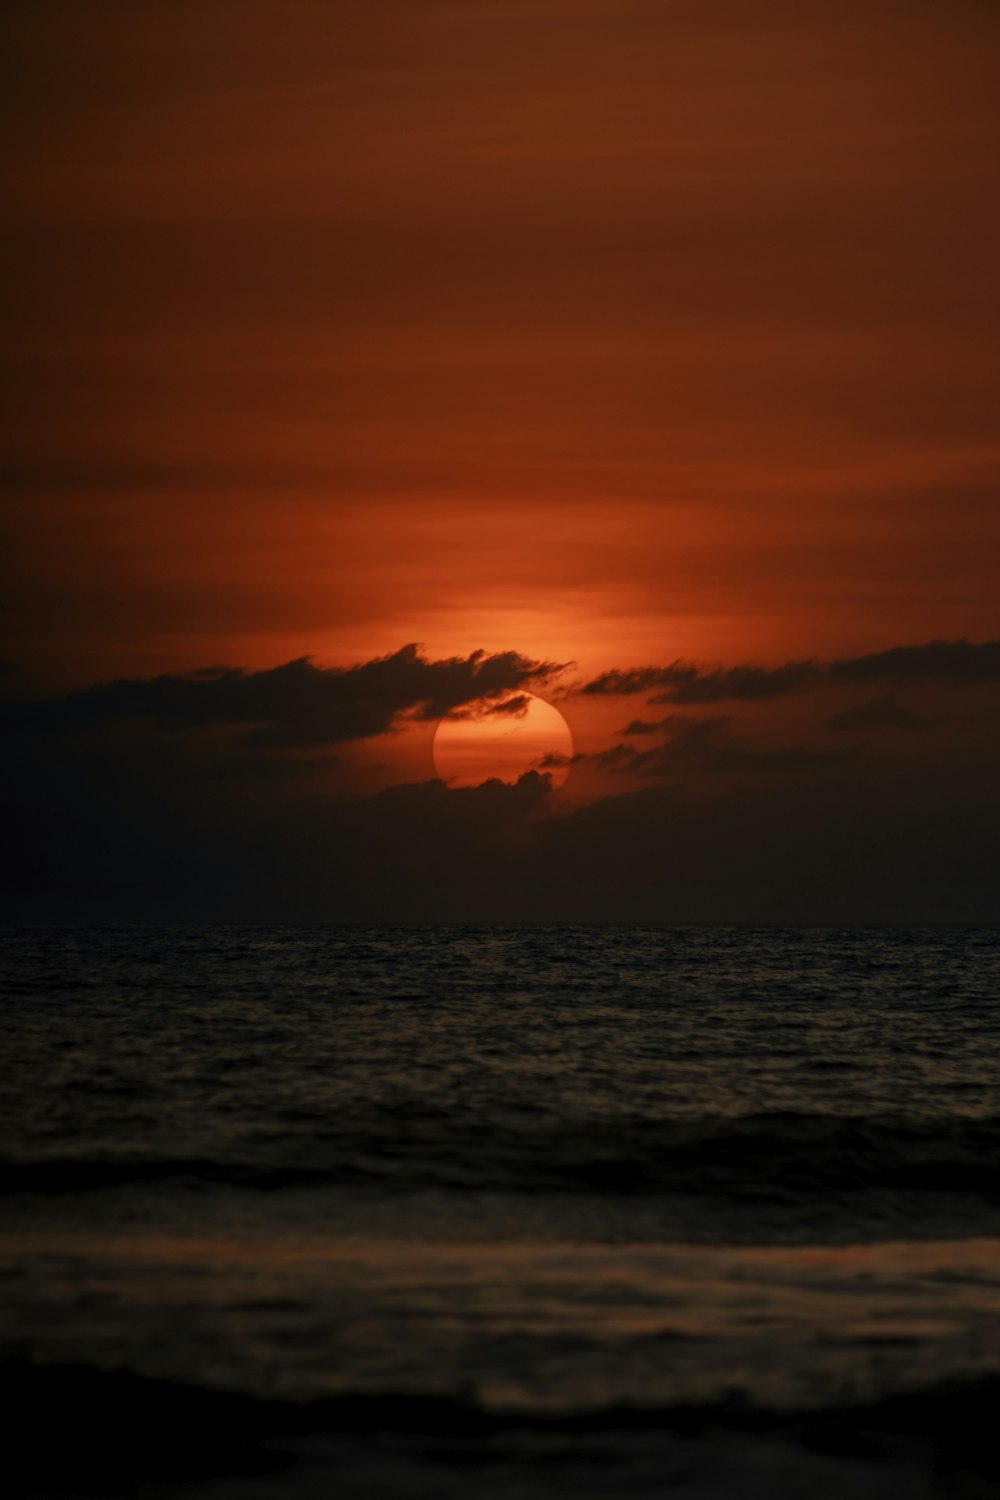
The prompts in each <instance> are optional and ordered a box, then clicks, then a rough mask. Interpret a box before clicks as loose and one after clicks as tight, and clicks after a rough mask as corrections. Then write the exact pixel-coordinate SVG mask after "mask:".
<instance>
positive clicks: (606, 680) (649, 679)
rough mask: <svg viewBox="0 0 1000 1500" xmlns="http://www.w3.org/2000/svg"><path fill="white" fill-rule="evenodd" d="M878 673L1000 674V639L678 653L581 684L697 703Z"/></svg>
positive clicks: (897, 676)
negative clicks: (884, 647) (825, 655)
mask: <svg viewBox="0 0 1000 1500" xmlns="http://www.w3.org/2000/svg"><path fill="white" fill-rule="evenodd" d="M879 679H884V680H886V681H893V682H900V683H906V682H912V683H931V682H938V683H945V684H947V683H951V684H956V685H960V684H964V683H981V682H996V681H1000V640H998V641H984V642H982V643H980V644H978V645H977V644H974V643H972V642H970V641H966V640H957V641H928V642H927V643H926V644H924V645H919V646H894V647H893V648H892V649H891V650H888V651H876V652H873V653H871V654H870V655H867V656H853V657H843V658H841V659H840V660H836V661H832V662H818V661H813V660H805V661H788V662H785V663H784V665H783V666H780V667H759V666H755V665H753V664H752V663H745V664H742V665H739V666H733V667H713V668H710V669H707V670H706V669H705V668H703V667H699V666H697V665H696V664H694V663H692V662H686V661H674V662H671V663H670V664H669V665H668V666H665V667H633V668H629V669H626V670H619V669H615V670H613V671H610V672H602V673H601V674H600V676H598V677H594V678H592V679H591V681H590V682H586V683H584V684H583V685H582V686H581V687H580V688H579V689H577V691H579V692H581V693H584V694H586V695H588V696H596V697H628V696H631V695H633V694H636V693H650V694H655V696H653V697H651V698H650V700H649V701H650V702H652V703H683V704H698V703H722V702H726V701H731V702H732V701H737V700H742V701H753V700H759V699H765V698H779V697H785V696H787V695H788V694H791V693H797V692H799V691H801V690H802V689H804V688H808V687H813V686H815V685H816V684H818V683H821V682H825V681H834V682H858V681H868V680H879ZM636 722H637V723H638V722H642V721H636ZM626 732H627V733H633V734H635V733H642V732H644V731H641V730H637V729H634V728H633V729H630V730H628V731H626Z"/></svg>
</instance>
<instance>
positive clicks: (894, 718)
mask: <svg viewBox="0 0 1000 1500" xmlns="http://www.w3.org/2000/svg"><path fill="white" fill-rule="evenodd" d="M938 723H940V720H939V719H929V718H925V717H924V716H923V715H922V714H916V713H914V712H913V710H912V709H909V708H904V707H903V705H902V704H901V703H897V702H896V700H895V698H893V697H892V695H891V694H890V693H883V694H882V695H881V696H880V697H878V698H868V699H866V700H865V702H864V703H858V704H857V705H856V706H855V707H854V708H845V709H843V710H842V712H841V713H839V714H834V715H833V716H832V717H831V718H829V719H827V721H826V727H827V729H836V730H841V729H930V728H931V727H932V726H933V725H935V724H938Z"/></svg>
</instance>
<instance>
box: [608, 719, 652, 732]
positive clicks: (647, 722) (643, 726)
mask: <svg viewBox="0 0 1000 1500" xmlns="http://www.w3.org/2000/svg"><path fill="white" fill-rule="evenodd" d="M662 727H663V720H662V719H632V720H631V722H630V723H628V724H626V725H625V728H624V729H620V730H619V731H618V733H619V734H655V733H656V731H657V730H658V729H662Z"/></svg>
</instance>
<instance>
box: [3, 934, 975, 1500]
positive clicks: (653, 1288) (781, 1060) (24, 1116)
mask: <svg viewBox="0 0 1000 1500" xmlns="http://www.w3.org/2000/svg"><path fill="white" fill-rule="evenodd" d="M0 978H2V988H3V994H4V1000H3V1022H4V1035H5V1066H4V1073H3V1079H2V1084H0V1124H2V1142H3V1145H2V1151H3V1155H2V1160H0V1183H2V1186H3V1189H4V1191H5V1196H6V1212H5V1224H6V1226H7V1228H6V1229H5V1230H4V1231H3V1232H2V1233H0V1273H2V1275H3V1277H4V1282H3V1285H4V1287H5V1289H6V1295H5V1298H4V1311H3V1315H2V1322H0V1335H2V1341H3V1345H2V1347H3V1353H4V1354H5V1355H6V1356H7V1358H8V1361H9V1363H8V1365H7V1366H6V1372H7V1377H8V1380H9V1381H10V1382H11V1385H12V1389H14V1390H15V1391H18V1392H20V1393H21V1394H22V1397H23V1399H25V1400H29V1397H30V1400H29V1405H30V1404H31V1403H32V1402H33V1403H34V1407H35V1408H37V1407H39V1405H41V1406H47V1407H48V1408H51V1407H52V1405H53V1403H54V1404H55V1405H56V1406H60V1405H62V1406H63V1407H66V1408H68V1409H70V1410H72V1411H73V1412H75V1413H77V1415H79V1413H80V1412H81V1411H83V1412H89V1411H102V1410H105V1409H106V1407H107V1403H108V1400H109V1399H111V1398H109V1396H108V1392H109V1391H112V1390H113V1392H114V1395H113V1401H114V1403H116V1404H118V1405H119V1406H121V1404H122V1403H124V1407H125V1408H126V1409H127V1410H128V1411H130V1412H132V1414H133V1429H134V1431H135V1432H139V1433H142V1434H145V1437H144V1438H143V1440H142V1441H141V1442H139V1441H138V1440H137V1441H136V1442H135V1443H133V1444H132V1446H131V1447H127V1451H126V1456H125V1457H124V1458H121V1457H120V1461H119V1468H118V1470H114V1467H113V1466H112V1468H111V1469H107V1467H106V1466H107V1464H108V1463H109V1462H110V1460H109V1458H108V1451H109V1445H108V1444H107V1443H104V1444H102V1443H97V1444H96V1447H95V1448H94V1451H91V1447H93V1444H91V1447H88V1443H89V1442H90V1440H89V1439H88V1438H87V1436H86V1433H84V1432H83V1431H82V1430H81V1428H80V1423H79V1421H77V1426H76V1427H75V1428H74V1429H73V1431H74V1437H73V1444H72V1445H71V1446H72V1447H73V1449H74V1451H76V1450H79V1451H80V1453H81V1455H82V1456H81V1457H80V1459H79V1462H78V1465H77V1467H78V1469H79V1473H78V1474H77V1475H76V1478H75V1479H74V1478H73V1475H72V1474H69V1475H68V1474H67V1472H66V1470H65V1465H64V1466H63V1469H61V1470H59V1473H57V1474H55V1477H53V1475H52V1474H50V1475H49V1477H48V1479H47V1480H45V1483H46V1484H48V1486H49V1487H48V1488H47V1489H46V1488H45V1487H44V1484H43V1482H42V1480H39V1481H38V1486H40V1487H38V1486H36V1489H35V1490H34V1491H32V1490H25V1491H23V1493H25V1494H27V1493H38V1494H42V1493H46V1494H53V1495H55V1494H64V1493H65V1494H68V1493H71V1492H73V1491H71V1490H70V1489H69V1488H67V1486H68V1485H70V1483H71V1481H72V1482H75V1483H79V1484H82V1483H84V1481H85V1480H86V1482H88V1483H91V1484H92V1485H93V1484H94V1483H96V1484H97V1486H98V1488H97V1489H96V1490H95V1489H93V1488H91V1490H90V1492H91V1493H103V1492H106V1493H108V1494H109V1495H110V1494H125V1493H139V1491H136V1490H134V1489H130V1488H129V1486H130V1485H131V1484H133V1480H134V1474H135V1473H142V1474H146V1476H147V1478H146V1480H144V1481H143V1483H144V1484H145V1486H146V1487H145V1488H143V1489H142V1491H141V1492H142V1493H143V1494H151V1495H152V1494H156V1495H161V1494H162V1495H170V1496H173V1495H174V1494H175V1493H176V1494H181V1493H183V1494H188V1493H190V1494H191V1495H192V1496H194V1495H205V1496H208V1495H215V1496H220V1497H221V1496H223V1495H225V1496H230V1495H246V1496H247V1497H248V1500H252V1497H257V1496H260V1497H264V1496H272V1497H282V1496H289V1497H297V1496H304V1495H312V1494H316V1495H320V1494H322V1495H331V1494H334V1493H336V1494H337V1495H341V1496H354V1495H358V1496H360V1495H366V1496H367V1495H379V1494H384V1495H386V1496H391V1495H400V1496H417V1495H427V1496H431V1495H446V1496H451V1495H456V1496H457V1495H469V1494H475V1495H483V1496H486V1497H490V1496H494V1495H495V1496H501V1495H507V1494H510V1495H514V1494H518V1495H533V1494H538V1495H552V1494H564V1493H566V1494H568V1493H570V1492H571V1491H574V1490H576V1491H578V1490H580V1489H581V1488H582V1489H583V1490H584V1492H585V1493H590V1492H592V1493H599V1494H611V1495H619V1494H620V1495H632V1494H634V1495H650V1496H651V1495H660V1494H663V1495H667V1494H669V1495H671V1496H673V1495H690V1496H692V1497H695V1496H710V1495H712V1496H714V1495H719V1496H722V1495H729V1494H733V1495H740V1496H743V1495H747V1496H753V1495H756V1494H758V1493H759V1494H760V1495H776V1496H783V1495H786V1494H788V1495H799V1494H809V1495H813V1494H815V1495H820V1496H822V1495H827V1494H829V1495H831V1496H832V1495H840V1494H844V1495H847V1494H851V1495H867V1494H872V1495H874V1494H882V1493H904V1492H905V1493H906V1494H908V1495H909V1494H912V1495H914V1496H919V1495H923V1494H927V1495H932V1494H938V1493H948V1494H966V1493H967V1494H969V1495H970V1496H973V1495H980V1494H987V1493H989V1494H1000V1473H998V1474H997V1475H994V1474H992V1473H991V1471H990V1462H991V1460H990V1459H989V1455H988V1452H986V1450H985V1449H984V1450H983V1451H979V1449H978V1448H977V1441H978V1439H977V1435H976V1434H977V1432H978V1431H979V1428H976V1427H975V1424H973V1425H972V1426H969V1424H968V1422H967V1424H966V1425H967V1427H968V1431H965V1430H964V1429H961V1424H959V1429H956V1426H955V1410H956V1409H960V1410H961V1411H963V1412H965V1413H966V1414H967V1415H968V1414H969V1413H980V1414H982V1413H984V1412H989V1411H992V1410H993V1409H994V1406H993V1403H994V1398H995V1387H994V1384H993V1377H994V1375H995V1373H996V1372H997V1371H1000V1067H998V1057H1000V1053H998V1039H1000V1000H998V996H1000V932H998V931H997V930H995V929H957V928H941V929H919V930H917V929H914V930H907V929H892V930H886V929H878V930H867V929H855V930H835V929H829V930H826V929H811V930H806V929H802V930H798V929H795V930H787V931H779V930H762V931H748V930H743V929H740V930H736V929H691V930H676V929H652V928H622V927H612V928H594V927H581V928H460V927H452V928H448V927H439V928H388V927H379V928H359V927H346V928H340V927H313V928H305V927H281V928H268V927H252V928H238V927H224V928H211V927H175V928H155V929H153V928H140V927H130V928H128V927H121V928H104V929H83V928H80V929H60V930H44V929H24V930H20V931H16V932H14V931H9V932H8V933H7V934H6V941H5V944H4V948H3V957H2V960H0ZM68 1366H73V1367H74V1368H73V1369H71V1370H69V1369H67V1368H64V1367H68ZM110 1371H119V1372H126V1373H120V1374H117V1375H110V1374H108V1373H107V1372H110ZM108 1381H112V1382H118V1384H117V1385H114V1386H113V1387H109V1386H108V1384H107V1382H108ZM163 1381H169V1382H170V1384H169V1385H163V1384H162V1382H163ZM122 1382H125V1384H124V1385H123V1384H122ZM942 1382H943V1384H942ZM25 1392H27V1393H28V1395H27V1396H25V1395H24V1393H25ZM32 1392H34V1395H31V1393H32ZM956 1392H958V1393H959V1395H956ZM178 1401H180V1402H181V1403H182V1409H183V1413H184V1416H183V1420H182V1421H181V1422H180V1426H181V1427H182V1428H183V1429H184V1431H186V1432H187V1433H188V1434H189V1435H190V1434H192V1433H194V1434H195V1435H196V1439H197V1440H195V1438H191V1442H192V1443H193V1447H192V1451H191V1455H189V1462H188V1467H187V1468H185V1467H184V1460H183V1453H184V1451H186V1450H184V1446H183V1442H182V1441H181V1442H180V1448H179V1449H177V1448H176V1444H175V1450H176V1451H175V1459H176V1460H177V1463H179V1464H180V1469H179V1471H177V1472H174V1470H172V1469H171V1467H170V1464H169V1463H166V1467H164V1464H165V1462H166V1460H165V1459H164V1457H163V1451H162V1450H163V1444H162V1441H161V1437H160V1436H158V1434H159V1432H160V1427H159V1426H158V1423H161V1419H162V1421H167V1420H168V1417H167V1416H165V1415H163V1414H169V1424H170V1426H171V1430H173V1431H175V1432H176V1431H177V1428H178V1420H177V1415H176V1410H175V1408H176V1403H177V1402H178ZM185 1402H186V1403H187V1405H184V1404H183V1403H185ZM220 1402H222V1403H225V1402H229V1403H230V1404H229V1405H228V1406H220V1405H219V1403H220ZM234 1402H236V1403H237V1407H234V1406H233V1405H232V1403H234ZM240 1402H242V1403H244V1404H243V1405H242V1406H239V1403H240ZM956 1402H957V1403H958V1407H957V1408H956ZM359 1403H361V1404H360V1405H359ZM387 1403H388V1404H387ZM886 1403H888V1405H887V1404H886ZM894 1403H895V1404H894ZM949 1403H950V1404H949ZM237 1410H238V1411H241V1412H243V1416H242V1417H233V1412H234V1411H237ZM158 1413H159V1414H160V1415H159V1416H158V1415H157V1414H158ZM247 1413H253V1414H254V1415H252V1416H250V1415H247ZM887 1413H888V1415H887ZM935 1413H937V1414H938V1417H937V1418H936V1417H935V1415H934V1414H935ZM944 1413H950V1416H949V1419H948V1422H947V1423H945V1422H944V1419H943V1416H942V1414H944ZM678 1414H682V1415H681V1416H679V1415H678ZM684 1414H686V1415H684ZM693 1414H694V1415H693ZM997 1417H998V1419H1000V1412H998V1413H997ZM938 1418H940V1420H938ZM25 1422H26V1423H29V1422H30V1413H29V1414H28V1415H26V1417H25ZM234 1422H235V1424H236V1426H235V1428H234V1427H233V1423H234ZM936 1422H937V1426H935V1423H936ZM817 1424H818V1425H817ZM84 1425H85V1427H86V1432H88V1433H92V1432H93V1431H94V1430H95V1426H94V1423H93V1422H91V1423H90V1424H89V1425H88V1424H84ZM989 1425H990V1422H989V1420H988V1419H987V1417H985V1416H984V1417H983V1419H982V1422H981V1423H980V1427H982V1428H983V1430H985V1428H986V1427H988V1426H989ZM938 1427H940V1429H941V1431H940V1432H938V1430H937V1429H938ZM946 1427H947V1429H948V1431H950V1432H952V1433H953V1434H954V1432H955V1431H956V1430H961V1431H962V1432H963V1434H964V1435H963V1436H962V1438H961V1441H960V1442H959V1444H958V1450H956V1446H955V1440H954V1437H952V1439H948V1440H946V1438H945V1436H944V1435H943V1434H944V1431H945V1428H946ZM237 1429H238V1430H237ZM26 1430H27V1429H26ZM96 1430H100V1423H99V1421H98V1422H97V1427H96ZM372 1430H379V1431H382V1432H383V1433H387V1434H389V1436H388V1437H386V1438H385V1439H384V1440H381V1439H380V1440H379V1441H378V1442H374V1441H373V1440H372V1438H371V1436H370V1432H371V1431H372ZM595 1433H596V1434H600V1436H599V1437H596V1436H595ZM206 1434H207V1435H206ZM212 1434H215V1437H212V1436H211V1435H212ZM817 1434H819V1435H818V1436H817ZM178 1441H180V1440H179V1439H178ZM248 1443H249V1447H247V1444H248ZM949 1443H950V1446H949ZM241 1445H242V1446H241ZM595 1445H596V1446H595ZM111 1446H113V1445H111ZM216 1449H218V1451H216ZM248 1452H249V1453H250V1454H251V1460H248V1461H246V1462H244V1460H245V1459H246V1454H247V1453H248ZM177 1453H180V1455H181V1456H180V1458H177ZM241 1455H242V1456H241ZM293 1460H294V1461H293ZM102 1465H104V1466H105V1468H104V1469H102V1467H101V1466H102ZM95 1466H96V1470H95ZM70 1467H71V1468H72V1464H71V1466H70ZM174 1467H175V1469H176V1463H175V1466H174ZM272 1468H273V1470H274V1472H270V1471H271V1469H272ZM258 1470H260V1472H258ZM230 1471H233V1472H240V1477H239V1478H238V1479H234V1478H232V1477H231V1474H230ZM95 1472H98V1478H97V1479H94V1478H93V1475H94V1473H95ZM88 1474H89V1475H90V1476H91V1478H90V1480H87V1475H88ZM81 1475H82V1476H83V1478H81V1477H80V1476H81ZM227 1475H229V1477H227ZM43 1478H44V1476H43ZM182 1481H183V1482H182ZM60 1485H61V1486H62V1488H60V1487H59V1486H60ZM102 1485H103V1487H104V1488H103V1490H102V1489H101V1486H102ZM994 1485H995V1486H996V1487H995V1488H991V1486H994ZM150 1486H152V1488H150ZM588 1486H589V1487H590V1488H589V1489H588ZM963 1486H964V1488H963ZM942 1487H943V1488H942Z"/></svg>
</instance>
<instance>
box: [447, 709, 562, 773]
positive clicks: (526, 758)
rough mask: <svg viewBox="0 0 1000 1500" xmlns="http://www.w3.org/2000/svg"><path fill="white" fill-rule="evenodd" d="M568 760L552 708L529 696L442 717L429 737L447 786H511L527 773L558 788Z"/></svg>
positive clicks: (559, 716) (556, 713)
mask: <svg viewBox="0 0 1000 1500" xmlns="http://www.w3.org/2000/svg"><path fill="white" fill-rule="evenodd" d="M572 758H573V736H572V734H571V733H570V728H569V725H568V724H567V723H566V720H565V719H564V718H563V716H562V714H561V713H560V712H559V710H558V709H557V708H554V707H553V706H552V704H551V703H546V701H545V699H544V698H537V697H536V696H535V694H534V693H513V694H511V695H510V696H508V697H506V698H501V699H493V700H488V701H483V702H480V703H478V704H471V705H469V706H468V707H466V708H464V709H458V710H456V711H455V712H454V713H450V714H447V715H446V716H445V717H444V718H443V719H442V720H441V722H440V724H439V725H438V727H437V732H436V733H435V735H434V768H435V770H436V771H437V773H438V775H439V776H440V778H441V780H442V781H445V782H447V784H448V785H449V786H479V785H481V783H482V782H484V781H489V780H491V779H495V780H497V781H505V782H508V783H509V784H513V783H514V782H515V781H517V780H518V778H519V777H521V776H523V775H524V774H525V772H526V771H538V772H541V773H543V774H544V775H546V776H551V778H552V785H553V786H562V784H563V782H564V781H565V780H566V778H567V776H568V775H569V768H570V761H571V760H572Z"/></svg>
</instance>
